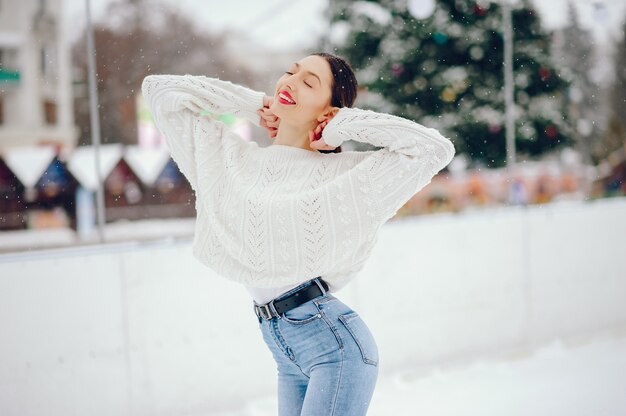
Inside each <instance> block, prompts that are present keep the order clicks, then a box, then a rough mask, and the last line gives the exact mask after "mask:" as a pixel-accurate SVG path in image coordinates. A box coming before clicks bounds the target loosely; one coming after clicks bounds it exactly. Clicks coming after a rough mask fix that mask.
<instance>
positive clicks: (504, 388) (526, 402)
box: [218, 327, 626, 416]
mask: <svg viewBox="0 0 626 416" xmlns="http://www.w3.org/2000/svg"><path fill="white" fill-rule="evenodd" d="M624 386H626V327H625V328H622V329H615V330H613V331H607V332H606V333H601V334H598V335H596V336H587V337H578V338H572V339H569V340H557V341H554V342H553V343H550V344H548V345H545V346H542V347H540V348H537V349H535V350H523V349H522V350H518V351H515V352H512V353H510V354H509V355H507V356H502V357H500V358H492V359H481V360H473V361H469V362H463V363H454V364H451V365H442V366H430V367H427V368H409V369H407V370H406V371H402V372H395V373H392V374H381V375H379V379H378V383H377V386H376V390H375V391H374V396H373V397H372V402H371V404H370V409H369V411H368V416H388V415H428V416H502V415H507V416H528V415H532V416H561V415H563V416H565V415H567V416H602V415H606V416H623V415H626V394H624ZM276 414H277V399H276V397H274V396H272V397H267V398H263V399H259V400H257V401H255V402H252V403H250V404H248V405H245V406H244V407H243V408H241V409H236V410H233V411H230V412H223V413H219V414H218V416H265V415H267V416H269V415H276Z"/></svg>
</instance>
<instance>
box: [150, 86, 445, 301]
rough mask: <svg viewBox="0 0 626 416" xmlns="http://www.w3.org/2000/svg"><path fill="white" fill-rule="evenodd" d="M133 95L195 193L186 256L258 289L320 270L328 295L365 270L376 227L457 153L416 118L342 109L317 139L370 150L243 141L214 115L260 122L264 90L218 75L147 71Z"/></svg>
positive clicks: (283, 285)
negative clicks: (140, 95)
mask: <svg viewBox="0 0 626 416" xmlns="http://www.w3.org/2000/svg"><path fill="white" fill-rule="evenodd" d="M142 93H143V95H144V97H145V99H146V101H147V103H148V105H149V108H150V109H151V111H152V114H153V118H154V121H155V124H156V126H157V128H158V129H159V130H160V131H161V132H162V133H163V135H164V136H165V139H166V142H167V144H168V147H169V149H170V152H171V154H172V158H173V159H174V161H175V162H176V163H177V164H178V167H179V169H180V170H181V172H182V173H183V174H184V175H185V176H186V177H187V179H188V180H189V182H190V184H191V186H192V187H193V189H194V191H195V193H196V214H197V215H196V228H195V233H194V239H193V254H194V256H195V257H196V258H197V259H198V260H199V261H201V262H202V263H203V264H205V265H206V266H208V267H210V268H211V269H213V270H214V271H215V272H217V273H218V274H220V275H222V276H224V277H226V278H229V279H232V280H234V281H237V282H240V283H243V284H244V285H246V286H247V287H255V288H286V287H289V286H295V285H298V284H300V283H302V282H304V281H305V280H308V279H311V278H313V277H315V276H322V277H323V278H324V279H325V280H326V281H327V282H328V283H329V285H330V290H331V291H336V290H338V289H340V288H341V287H343V286H345V284H346V283H347V282H348V281H349V280H350V279H352V278H353V277H354V276H355V275H356V274H357V273H358V272H359V271H360V270H361V269H362V268H363V266H364V265H365V262H366V261H367V259H368V257H369V255H370V252H371V250H372V248H373V247H374V245H375V242H376V240H377V236H378V230H379V228H380V226H381V225H383V224H384V223H385V222H386V221H387V220H389V218H391V217H392V216H393V215H394V214H395V213H396V212H397V210H398V209H399V208H400V207H402V205H404V204H405V203H406V202H407V201H408V200H409V199H410V198H411V197H412V196H413V195H414V194H415V193H416V192H418V191H419V190H421V189H422V188H423V187H424V186H426V185H427V184H428V183H430V181H431V180H432V178H433V176H434V175H436V174H437V173H438V172H439V171H440V170H441V169H443V168H444V167H445V166H446V165H447V164H448V163H450V161H451V160H452V157H453V156H454V153H455V150H454V146H453V145H452V142H451V141H450V140H449V139H447V138H445V137H443V136H442V135H441V134H440V133H439V132H438V131H437V130H435V129H431V128H426V127H424V126H422V125H420V124H418V123H415V122H413V121H410V120H407V119H404V118H401V117H397V116H393V115H390V114H384V113H377V112H374V111H371V110H363V109H359V108H341V109H340V110H339V111H338V112H337V114H336V115H335V117H334V118H333V119H332V120H331V121H330V122H329V123H328V125H327V126H326V127H325V129H324V131H323V134H322V137H323V139H324V141H326V142H327V143H328V144H330V145H333V146H338V145H340V144H341V143H343V142H345V141H346V140H356V141H360V142H365V143H370V144H373V145H375V146H379V147H382V149H379V150H369V151H344V152H342V153H320V152H316V151H309V150H306V149H302V148H298V147H292V146H286V145H277V144H273V145H271V146H268V147H260V146H258V144H257V143H255V142H248V141H246V140H244V139H243V138H241V137H240V136H239V135H237V134H236V133H234V132H233V131H231V130H230V129H229V128H228V127H227V126H225V125H224V124H223V123H222V122H220V121H219V120H217V119H216V117H215V116H219V115H221V114H224V113H231V114H233V115H235V116H238V117H243V118H245V119H247V120H248V121H250V122H252V123H253V124H254V125H256V126H260V117H259V115H258V114H257V113H256V110H257V109H259V108H261V107H262V105H263V96H264V95H265V94H264V93H263V92H259V91H254V90H251V89H249V88H247V87H244V86H241V85H237V84H233V83H231V82H229V81H224V80H220V79H218V78H209V77H205V76H193V75H150V76H147V77H146V78H145V79H144V81H143V84H142Z"/></svg>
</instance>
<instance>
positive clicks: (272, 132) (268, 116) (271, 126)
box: [257, 95, 280, 139]
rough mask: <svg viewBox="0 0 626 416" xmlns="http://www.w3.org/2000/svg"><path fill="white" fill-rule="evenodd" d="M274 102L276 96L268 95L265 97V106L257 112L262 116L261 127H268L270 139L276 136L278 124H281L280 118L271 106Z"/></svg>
mask: <svg viewBox="0 0 626 416" xmlns="http://www.w3.org/2000/svg"><path fill="white" fill-rule="evenodd" d="M273 102H274V97H270V96H268V95H266V96H265V97H263V108H260V109H258V110H257V113H258V114H259V116H260V117H261V121H260V122H259V124H260V125H261V127H263V128H265V129H267V131H268V132H269V137H270V139H273V138H274V137H276V134H277V133H278V125H279V124H280V118H278V116H276V115H275V114H274V113H273V112H272V111H271V110H270V109H269V108H270V107H271V105H272V103H273Z"/></svg>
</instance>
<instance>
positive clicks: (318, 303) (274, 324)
mask: <svg viewBox="0 0 626 416" xmlns="http://www.w3.org/2000/svg"><path fill="white" fill-rule="evenodd" d="M308 284H315V283H314V282H311V281H308V282H305V283H303V284H302V285H300V286H298V287H296V288H294V289H292V290H290V291H288V292H286V293H284V294H282V295H281V296H279V297H278V299H280V298H282V297H284V296H287V295H289V294H291V293H293V292H294V291H296V290H298V289H300V288H302V287H304V286H305V285H308ZM258 319H259V328H260V330H261V333H262V334H263V339H264V341H265V343H266V344H267V346H268V347H269V349H270V351H271V353H272V355H273V356H274V360H275V361H276V364H277V370H278V414H279V416H296V415H297V416H331V415H335V416H362V415H365V414H366V413H367V409H368V406H369V403H370V399H371V397H372V395H373V393H374V387H375V385H376V379H377V377H378V347H377V346H376V342H375V340H374V338H373V336H372V333H371V332H370V330H369V328H368V327H367V325H366V324H365V322H364V321H363V320H362V319H361V317H360V316H359V314H358V313H357V312H355V311H354V310H352V309H351V308H350V307H348V306H347V305H346V304H344V303H343V302H341V301H340V300H339V299H338V298H336V297H335V296H334V295H332V294H331V293H325V294H323V295H321V296H318V297H317V298H315V299H312V300H310V301H308V302H306V303H304V304H302V305H300V306H297V307H296V308H293V309H291V310H289V311H287V312H285V313H283V314H282V315H281V316H280V317H273V318H272V319H270V320H265V319H262V318H258Z"/></svg>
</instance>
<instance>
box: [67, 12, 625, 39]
mask: <svg viewBox="0 0 626 416" xmlns="http://www.w3.org/2000/svg"><path fill="white" fill-rule="evenodd" d="M110 1H111V0H91V4H92V6H91V8H92V13H93V15H94V17H93V19H94V20H96V19H98V18H99V17H101V16H102V12H103V10H104V9H105V7H106V5H107V4H108V3H109V2H110ZM155 1H156V0H155ZM162 1H165V2H167V3H170V4H172V5H175V7H178V8H179V9H180V10H181V11H182V12H184V13H187V14H189V15H190V16H192V17H193V18H194V19H195V20H196V21H197V22H198V24H199V25H201V26H206V27H207V29H209V30H215V31H217V30H221V29H224V28H231V29H240V30H242V31H243V30H247V31H248V34H249V35H250V36H251V37H253V38H254V39H256V40H257V41H258V42H260V43H262V44H266V45H267V46H268V47H269V48H271V49H292V48H298V47H301V46H303V45H307V46H308V45H309V44H310V42H311V41H312V39H314V38H315V37H316V36H317V35H319V34H320V33H323V31H324V30H325V26H324V22H323V20H322V19H321V12H322V10H324V8H325V7H326V4H327V1H328V0H263V1H259V0H162ZM409 1H420V0H409ZM533 2H534V3H535V5H536V7H537V9H538V10H539V12H540V13H541V16H542V21H543V22H544V24H545V25H546V26H547V27H549V28H555V27H559V26H562V25H564V24H565V23H566V22H567V3H568V0H533ZM572 2H573V3H574V4H575V5H576V7H577V10H578V12H579V13H578V14H579V17H580V21H581V24H582V25H583V26H585V27H587V28H591V29H592V30H593V33H594V35H595V37H596V39H597V40H598V41H599V42H600V43H602V44H606V43H607V42H608V40H609V39H610V36H611V35H612V36H613V37H614V38H619V36H620V33H621V32H620V31H621V22H622V21H623V19H624V17H625V15H626V0H603V1H600V0H572ZM596 3H603V4H604V5H605V8H606V11H607V12H606V13H604V14H601V15H599V14H598V13H596V12H594V4H596ZM84 4H85V1H83V0H65V14H66V17H67V18H66V20H65V22H66V25H68V30H69V34H70V36H71V37H72V39H73V38H74V37H75V36H76V35H77V34H78V33H79V32H80V30H81V28H82V26H83V25H82V24H78V25H77V24H76V23H77V22H84V14H85V8H84ZM70 22H71V24H72V25H71V26H69V23H70Z"/></svg>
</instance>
